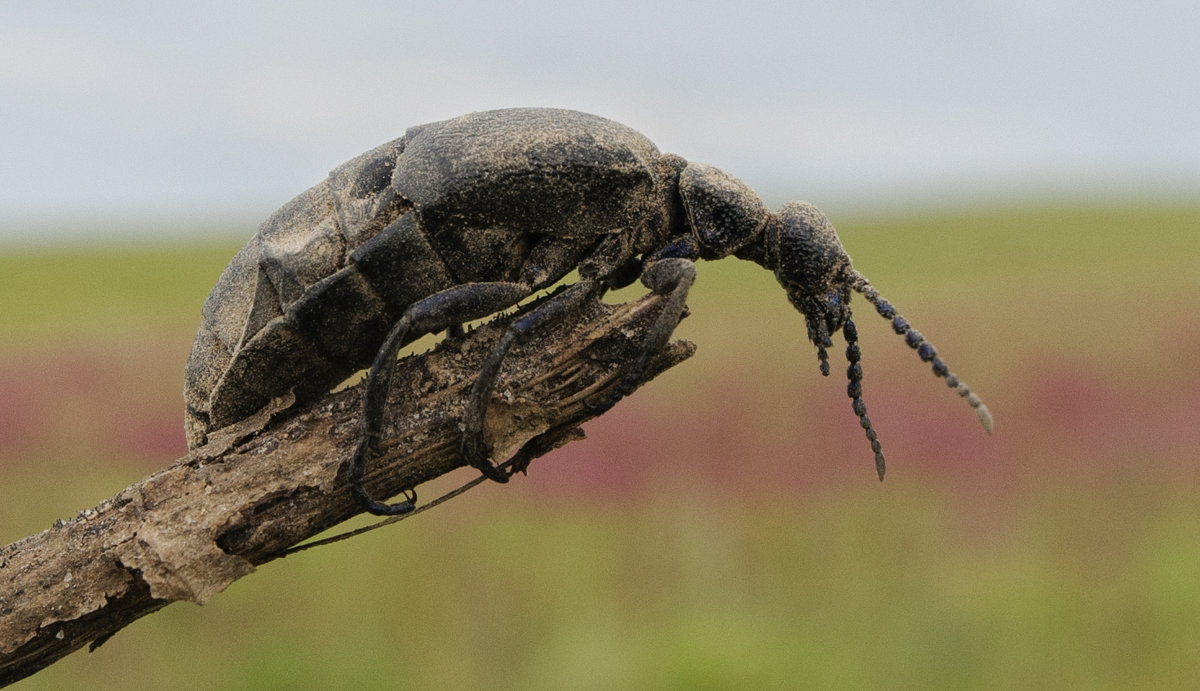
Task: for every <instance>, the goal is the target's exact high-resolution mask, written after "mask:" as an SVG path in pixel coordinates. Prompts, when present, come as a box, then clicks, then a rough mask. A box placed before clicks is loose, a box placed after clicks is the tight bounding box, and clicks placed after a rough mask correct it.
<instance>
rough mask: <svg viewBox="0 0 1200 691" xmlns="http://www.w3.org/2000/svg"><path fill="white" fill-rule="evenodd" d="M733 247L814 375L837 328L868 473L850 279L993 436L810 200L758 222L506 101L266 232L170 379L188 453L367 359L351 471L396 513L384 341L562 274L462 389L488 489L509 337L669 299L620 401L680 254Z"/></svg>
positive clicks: (612, 131)
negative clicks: (381, 479)
mask: <svg viewBox="0 0 1200 691" xmlns="http://www.w3.org/2000/svg"><path fill="white" fill-rule="evenodd" d="M730 255H733V256H735V257H738V258H740V259H746V260H749V261H753V262H755V263H757V264H759V265H761V266H763V267H764V268H767V269H769V270H771V271H773V272H774V273H775V276H776V278H777V279H778V280H779V282H780V283H781V284H782V285H783V287H784V289H785V290H786V291H787V296H788V299H789V300H790V301H791V303H792V304H793V305H794V306H795V307H796V309H797V310H799V311H800V312H802V313H803V314H804V320H805V323H806V325H807V327H808V337H809V339H810V340H812V342H813V343H814V344H815V345H816V347H817V357H818V360H819V363H820V367H821V372H822V374H826V375H828V374H829V359H828V355H827V352H826V349H827V348H830V347H832V345H833V344H832V341H831V335H832V334H833V333H835V332H836V331H837V330H838V329H841V330H842V333H843V335H844V337H845V339H846V343H847V347H846V357H847V359H848V360H849V362H850V366H849V368H848V370H847V377H848V379H849V386H848V394H849V396H850V398H851V399H852V404H853V409H854V412H855V414H856V415H857V416H858V419H859V422H860V423H861V425H862V428H863V429H864V430H865V432H866V435H867V438H868V439H869V440H870V443H871V448H872V449H873V450H874V452H875V464H876V468H877V470H878V473H879V477H880V479H882V478H883V473H884V458H883V452H882V447H881V446H880V443H879V440H878V438H877V437H876V434H875V430H874V429H873V428H872V426H871V421H870V419H869V418H868V417H867V409H866V405H865V404H864V403H863V398H862V366H861V364H860V354H859V347H858V343H857V340H858V335H857V330H856V328H855V325H854V321H853V320H852V319H851V313H850V291H851V290H854V291H856V292H858V293H860V294H862V296H863V297H865V298H866V299H867V301H868V302H870V303H871V304H872V305H873V306H874V307H875V309H876V311H878V312H879V314H880V315H881V316H883V317H884V318H886V319H889V320H891V322H892V328H893V329H894V330H895V331H896V333H897V334H900V335H901V336H903V337H904V338H905V340H906V341H907V343H908V345H909V346H911V347H912V348H914V349H915V350H916V351H917V353H918V355H919V356H920V358H921V359H922V360H924V361H925V362H929V363H931V365H932V367H933V372H934V374H935V375H937V376H939V377H942V378H943V379H945V380H946V382H947V383H948V384H949V385H950V386H951V387H952V388H954V389H955V390H956V391H957V392H958V394H959V395H960V396H963V397H964V398H966V400H967V402H968V403H969V404H970V405H971V407H973V408H975V410H976V412H977V413H978V416H979V420H980V422H982V423H983V426H984V428H985V429H986V430H987V431H988V432H989V433H990V432H991V428H992V421H991V416H990V414H989V413H988V410H987V407H986V406H985V405H983V402H982V401H981V400H980V399H979V397H978V396H976V395H975V394H974V393H972V392H971V390H970V388H968V387H967V385H966V384H965V383H963V382H962V381H960V380H959V379H958V378H957V377H955V376H954V375H953V374H951V373H950V370H949V369H948V368H947V367H946V364H945V363H944V362H942V360H941V359H940V358H939V357H938V356H937V352H936V351H935V350H934V348H933V346H932V345H931V344H930V343H929V342H928V341H926V340H925V338H924V337H923V336H922V335H921V334H920V333H919V332H917V331H916V330H914V329H912V328H911V327H910V326H909V325H908V322H907V321H905V320H904V318H903V317H901V316H900V315H899V314H897V313H896V310H895V309H894V308H893V307H892V306H891V305H890V304H889V303H888V302H887V301H886V300H884V299H883V298H882V297H881V296H880V295H879V293H878V292H877V291H876V290H875V288H873V287H872V286H871V284H870V283H869V282H868V281H867V279H866V278H865V277H863V276H862V274H860V273H858V272H857V271H855V270H854V268H853V267H852V266H851V264H850V257H849V256H847V254H846V251H845V250H844V249H843V248H842V244H841V240H840V239H839V238H838V235H837V231H835V230H834V228H833V226H832V225H831V224H830V223H829V221H828V220H827V219H826V218H825V216H824V215H823V214H822V213H821V212H820V211H818V210H817V209H816V207H814V206H812V205H811V204H808V203H805V202H788V203H786V204H784V205H783V207H782V208H781V209H780V210H779V212H778V213H772V212H770V211H769V210H767V208H766V207H765V206H764V205H763V202H762V200H760V199H759V197H758V195H757V194H755V193H754V191H753V190H751V189H750V188H749V187H747V186H746V185H745V183H743V182H742V181H741V180H739V179H737V178H735V177H733V176H732V175H730V174H728V173H726V172H724V171H722V170H720V169H717V168H714V167H712V166H709V165H705V164H702V163H691V162H688V161H686V160H684V159H683V158H680V157H679V156H676V155H673V154H663V153H660V152H659V150H658V149H657V148H656V147H655V146H654V144H653V143H651V142H650V141H649V140H648V139H646V138H645V137H644V136H642V135H641V134H639V133H638V132H636V131H634V130H632V129H630V128H628V127H626V126H624V125H621V124H618V123H616V122H613V121H611V120H606V119H604V118H600V117H597V116H595V115H588V114H585V113H579V112H574V111H568V110H556V109H541V108H520V109H510V110H495V111H489V112H482V113H473V114H470V115H464V116H462V117H458V118H454V119H452V120H445V121H442V122H434V123H430V124H427V125H420V126H417V127H413V128H411V129H409V130H408V131H407V132H406V133H405V134H404V136H403V137H400V138H399V139H396V140H394V141H391V142H388V143H387V144H384V145H383V146H380V147H378V148H376V149H372V150H371V151H368V152H367V153H365V154H362V155H361V156H359V157H358V158H355V159H353V160H351V161H349V162H347V163H344V164H342V165H341V166H339V167H337V168H335V169H334V170H333V172H331V173H330V174H329V177H328V178H326V179H325V180H324V181H322V182H321V183H319V184H317V185H316V186H315V187H313V188H311V189H309V190H308V191H306V192H304V193H303V194H301V195H300V196H298V197H296V198H295V199H293V200H292V201H290V202H288V203H287V204H286V205H285V206H284V207H283V208H281V209H279V210H278V211H276V212H275V213H274V214H273V215H272V216H271V217H270V218H269V219H267V221H266V222H265V223H263V225H262V227H261V228H259V230H258V233H257V234H256V235H255V236H254V237H253V238H252V239H251V240H250V242H249V243H248V244H247V245H246V246H245V247H244V248H242V250H241V251H240V252H238V254H237V255H236V256H235V257H234V258H233V261H232V262H231V263H230V265H229V267H228V268H226V269H225V272H224V273H223V274H221V277H220V279H219V280H218V281H217V284H216V287H214V288H213V290H212V293H211V294H210V295H209V296H208V299H207V300H206V301H205V303H204V321H203V323H202V325H201V326H200V330H199V333H198V334H197V335H196V341H195V344H194V346H193V347H192V352H191V355H190V357H189V358H188V364H187V375H186V383H185V388H184V398H185V399H186V402H187V423H186V428H187V436H188V444H189V445H190V446H192V447H195V446H198V445H200V444H202V443H204V441H205V440H206V438H207V434H208V433H209V432H210V431H212V430H215V429H219V428H221V427H224V426H226V425H229V424H231V423H234V422H237V421H239V420H241V419H243V418H245V417H247V416H249V415H251V414H253V413H255V412H256V411H257V410H259V409H260V408H261V407H262V406H263V405H265V404H266V403H268V402H269V401H270V400H271V399H272V398H273V397H276V396H279V395H283V394H285V393H287V392H288V391H294V392H295V393H296V395H297V397H298V398H300V399H305V398H311V397H314V396H317V395H320V394H322V393H325V392H326V391H328V390H329V389H330V388H331V387H333V386H334V385H336V384H337V383H338V382H340V381H342V380H343V379H345V378H346V377H347V376H349V375H350V374H352V373H353V372H355V371H358V370H360V369H362V368H364V367H366V366H367V365H371V370H370V373H369V375H368V380H367V391H366V394H365V395H364V404H363V405H364V408H363V432H362V441H361V443H360V444H359V447H358V450H357V452H356V453H355V455H354V457H353V458H352V459H351V460H350V465H349V472H348V476H349V479H350V483H351V486H352V489H353V492H354V496H355V497H356V499H357V500H358V501H359V503H360V504H361V505H362V506H363V507H364V508H366V509H367V510H369V511H371V512H373V513H379V514H400V513H406V512H408V511H411V510H412V509H413V508H414V503H415V499H416V497H415V494H413V493H411V492H409V493H408V494H407V495H406V498H405V500H404V501H402V502H399V503H396V504H390V505H389V504H385V503H382V502H379V501H376V500H374V499H372V498H370V497H369V496H368V495H367V493H366V491H365V490H364V489H363V488H362V475H363V463H364V462H365V461H366V460H368V459H369V457H370V455H371V453H373V452H374V451H375V449H376V445H377V443H378V441H379V436H380V430H381V427H382V422H381V421H382V416H383V406H384V400H385V398H386V393H387V387H388V384H389V381H390V377H391V371H392V366H393V364H394V363H395V360H396V356H397V353H398V351H399V349H400V348H401V347H403V346H404V345H405V344H407V343H410V342H412V341H414V340H415V339H417V338H418V337H420V336H422V335H424V334H429V333H436V332H439V331H442V330H449V331H452V332H453V331H459V330H460V329H461V325H462V324H463V323H465V322H469V321H472V320H475V319H480V318H483V317H486V316H488V315H491V314H493V313H496V312H498V311H501V310H503V309H505V308H508V307H511V306H513V305H515V304H517V303H518V302H519V301H521V300H523V299H525V298H527V297H529V296H531V295H533V294H534V293H537V292H539V291H541V290H543V289H545V288H547V287H549V286H552V285H553V284H554V283H556V282H557V281H559V280H560V279H561V278H562V277H563V276H565V275H566V274H568V273H569V272H570V271H571V270H573V269H578V270H579V281H578V282H577V283H575V284H573V285H571V286H570V287H568V288H566V289H564V290H561V291H559V292H558V293H556V294H555V295H554V296H553V297H551V298H549V299H547V300H545V301H543V302H541V303H540V304H538V305H537V306H536V307H535V308H534V309H532V310H531V311H529V312H528V313H527V314H525V315H524V316H522V317H521V318H520V319H518V320H517V321H515V322H514V323H513V325H512V326H511V327H509V330H508V332H507V333H506V334H505V336H504V337H503V338H502V339H501V341H500V342H499V344H498V345H497V346H496V348H495V350H494V351H493V352H492V354H491V355H490V356H489V358H488V360H487V361H486V362H485V364H484V366H483V367H482V369H481V372H480V375H479V378H478V380H477V381H476V383H475V385H474V388H473V389H472V392H471V398H470V403H469V405H468V409H467V412H466V414H465V417H464V420H463V429H464V433H463V441H462V449H463V455H464V458H465V460H466V461H467V463H469V464H470V465H472V466H474V467H476V468H478V469H479V470H480V471H481V472H482V473H483V474H485V475H486V476H488V477H489V478H492V479H493V480H497V481H500V482H503V481H505V480H507V479H508V475H509V473H510V472H511V471H505V470H501V469H498V468H497V466H495V465H493V464H492V462H491V461H490V460H489V455H490V451H489V449H488V448H487V445H486V443H485V442H484V440H483V432H484V429H483V419H484V412H485V410H486V407H487V401H488V400H489V398H490V395H491V392H492V387H493V385H494V383H495V380H496V374H497V372H498V370H499V367H500V364H501V362H502V361H503V360H504V356H505V353H506V352H507V351H508V349H509V347H510V346H511V345H512V343H513V342H514V341H515V340H517V339H519V338H520V337H521V336H522V335H523V334H525V333H527V332H529V331H530V330H531V329H535V328H537V326H538V324H540V323H545V322H547V321H548V320H553V319H556V318H558V316H559V315H561V314H562V313H563V312H564V311H565V310H567V309H569V308H570V307H571V306H573V305H575V304H578V302H579V301H581V300H583V299H587V298H590V297H592V296H596V295H599V294H601V293H602V292H603V291H605V290H607V289H610V288H617V287H622V286H625V285H628V284H630V283H632V282H633V281H634V280H636V279H637V278H639V277H640V278H641V280H642V282H643V283H644V284H645V285H646V286H647V287H649V288H650V289H651V290H652V291H654V292H656V293H659V294H662V295H664V296H666V299H667V307H666V308H665V309H664V310H663V312H662V313H661V316H660V317H659V318H658V320H657V322H656V323H655V324H654V325H653V327H652V328H651V330H650V332H649V336H648V338H647V342H646V343H645V346H644V350H643V351H642V353H643V354H642V356H641V357H640V358H639V359H638V361H636V362H633V363H631V364H630V365H629V369H628V370H627V372H626V373H625V375H624V376H623V379H622V381H623V384H622V385H621V387H619V388H620V391H619V394H623V393H628V390H630V389H632V386H633V384H634V382H635V381H636V380H637V379H638V377H639V376H640V375H641V374H642V372H643V371H644V370H645V368H646V366H647V364H648V362H649V359H650V356H651V354H652V353H654V352H655V351H657V350H658V349H659V348H661V347H662V346H663V345H664V344H665V342H666V341H667V339H668V338H669V337H670V334H671V332H672V331H673V330H674V328H675V326H676V325H677V324H678V322H679V320H680V318H681V316H682V314H683V310H684V299H685V298H686V296H687V292H688V289H689V287H690V286H691V285H692V281H693V279H694V277H695V265H694V264H693V262H694V261H695V260H697V259H720V258H722V257H728V256H730ZM618 397H619V396H618ZM614 402H615V398H614V399H613V400H610V401H608V402H607V403H606V405H611V404H612V403H614Z"/></svg>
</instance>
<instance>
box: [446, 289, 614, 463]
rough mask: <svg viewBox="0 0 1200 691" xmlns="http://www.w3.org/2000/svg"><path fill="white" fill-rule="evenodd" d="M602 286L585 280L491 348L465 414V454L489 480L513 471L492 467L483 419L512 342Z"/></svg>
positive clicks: (523, 319) (550, 301)
mask: <svg viewBox="0 0 1200 691" xmlns="http://www.w3.org/2000/svg"><path fill="white" fill-rule="evenodd" d="M602 285H603V284H602V283H601V282H600V281H598V280H596V279H592V278H584V279H581V280H580V281H579V282H578V283H575V284H574V285H572V286H570V287H568V288H566V289H565V290H563V291H562V292H560V293H558V294H556V295H554V296H552V297H550V298H549V299H547V300H546V302H544V303H542V304H540V305H538V306H537V307H535V308H533V309H532V310H530V311H529V313H527V314H525V315H523V316H521V317H520V318H518V319H517V320H516V321H514V322H513V323H512V324H511V325H510V326H509V327H508V329H507V330H506V331H505V332H504V335H503V336H501V337H500V341H499V342H498V343H497V344H496V346H495V347H494V348H493V349H492V352H491V353H490V354H489V355H488V357H487V360H484V362H483V366H482V367H480V369H479V376H478V377H477V378H476V379H475V384H474V386H472V387H471V397H470V399H469V401H468V403H467V411H466V413H465V414H464V415H463V438H462V451H463V457H464V458H465V459H466V461H467V463H468V464H469V465H471V466H472V467H474V468H477V469H478V470H479V472H481V473H483V474H484V476H486V477H487V478H488V479H491V480H495V481H496V482H508V478H509V476H510V475H511V474H512V471H505V470H502V469H501V468H498V467H497V466H495V465H493V464H492V462H491V460H490V458H489V457H490V456H491V452H490V450H489V449H488V446H487V441H486V440H485V439H484V429H483V428H484V417H485V414H486V412H487V406H488V402H489V401H490V400H491V395H492V389H493V388H495V386H496V376H497V374H498V373H499V372H500V364H501V363H502V362H503V361H504V357H505V355H507V354H508V351H509V349H510V348H511V347H512V345H513V343H515V342H517V341H520V340H523V339H524V338H525V337H526V336H528V335H529V334H530V333H532V332H533V331H534V330H535V329H537V328H538V327H539V326H541V325H542V324H545V323H547V322H550V321H553V320H555V319H557V318H558V317H559V316H560V315H562V314H565V313H567V312H569V311H570V310H572V309H574V308H576V307H578V306H579V304H580V303H582V302H583V301H584V300H585V299H587V298H588V297H589V296H591V295H593V294H594V293H596V292H598V291H599V290H601V289H602Z"/></svg>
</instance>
